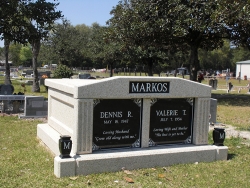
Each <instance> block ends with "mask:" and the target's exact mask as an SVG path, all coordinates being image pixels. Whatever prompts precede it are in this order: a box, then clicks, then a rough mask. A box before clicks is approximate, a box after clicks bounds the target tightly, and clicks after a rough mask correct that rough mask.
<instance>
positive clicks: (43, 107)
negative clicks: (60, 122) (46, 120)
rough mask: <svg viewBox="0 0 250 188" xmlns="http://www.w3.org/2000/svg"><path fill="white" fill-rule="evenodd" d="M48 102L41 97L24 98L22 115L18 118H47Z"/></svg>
mask: <svg viewBox="0 0 250 188" xmlns="http://www.w3.org/2000/svg"><path fill="white" fill-rule="evenodd" d="M47 115H48V102H47V101H44V97H42V96H25V103H24V115H20V116H19V117H20V118H39V117H47Z"/></svg>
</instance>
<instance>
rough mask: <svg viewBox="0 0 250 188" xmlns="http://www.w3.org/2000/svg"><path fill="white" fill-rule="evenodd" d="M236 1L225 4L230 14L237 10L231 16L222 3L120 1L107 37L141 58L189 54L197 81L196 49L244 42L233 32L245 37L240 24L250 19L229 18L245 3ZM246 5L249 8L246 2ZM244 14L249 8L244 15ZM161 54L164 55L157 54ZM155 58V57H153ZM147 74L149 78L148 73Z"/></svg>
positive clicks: (163, 0) (197, 63) (207, 0)
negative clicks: (225, 42) (226, 40)
mask: <svg viewBox="0 0 250 188" xmlns="http://www.w3.org/2000/svg"><path fill="white" fill-rule="evenodd" d="M239 2H240V3H238V4H237V3H236V4H235V2H234V1H230V2H228V1H227V2H226V5H227V6H228V7H230V8H231V11H232V12H233V10H232V7H234V9H236V10H237V11H235V12H234V14H233V13H231V12H230V13H228V14H224V15H223V14H222V13H223V12H226V10H227V9H226V8H225V6H224V5H225V1H212V0H195V1H193V0H147V1H146V0H130V1H128V0H124V1H120V2H119V4H118V5H117V6H116V7H115V8H114V9H113V10H112V11H111V13H112V14H113V17H112V18H111V19H110V20H109V21H108V24H109V26H110V27H111V32H110V33H109V38H110V39H111V40H114V41H119V42H122V43H123V45H124V46H125V47H126V48H127V49H129V48H131V46H132V48H134V49H133V51H134V52H136V53H137V56H139V57H140V56H141V55H145V56H151V57H152V56H153V55H155V54H157V57H158V58H162V57H164V58H165V59H168V57H166V55H165V54H166V52H170V53H176V52H178V51H182V52H189V53H190V56H189V68H190V71H191V79H192V80H196V78H197V71H198V70H199V69H200V62H199V59H198V49H204V50H214V49H217V48H220V47H222V46H223V41H224V40H223V39H225V38H228V39H231V40H232V39H234V42H235V43H237V44H239V43H240V42H241V43H244V40H243V39H240V38H241V36H240V35H236V34H235V32H236V31H237V32H238V33H244V34H246V32H244V29H243V27H242V26H241V27H240V25H242V24H240V23H242V22H246V23H247V24H246V25H248V23H249V20H243V19H242V20H239V19H238V20H234V19H230V16H232V14H233V15H234V16H235V17H237V16H238V15H240V14H241V13H242V12H241V11H240V8H242V5H243V4H244V1H239ZM227 6H226V7H227ZM245 6H246V7H248V5H246V3H245ZM243 12H244V11H243ZM247 13H249V10H248V9H247V11H245V12H244V15H246V14H247ZM242 14H243V13H242ZM246 36H249V35H248V34H246ZM237 40H239V41H240V42H238V41H237ZM135 49H139V50H135ZM141 52H142V53H141ZM162 53H164V55H163V56H159V55H158V54H162ZM145 56H143V57H145ZM155 59H157V58H156V57H154V60H155ZM163 60H164V59H163ZM152 63H153V62H152ZM152 63H151V64H152ZM149 65H150V64H148V66H149ZM151 68H152V66H151V67H150V66H149V70H150V69H151ZM149 75H152V74H151V72H149Z"/></svg>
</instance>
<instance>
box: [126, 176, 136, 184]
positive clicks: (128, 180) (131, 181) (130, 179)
mask: <svg viewBox="0 0 250 188" xmlns="http://www.w3.org/2000/svg"><path fill="white" fill-rule="evenodd" d="M124 179H125V180H126V181H127V182H128V183H134V180H133V179H132V178H129V177H124Z"/></svg>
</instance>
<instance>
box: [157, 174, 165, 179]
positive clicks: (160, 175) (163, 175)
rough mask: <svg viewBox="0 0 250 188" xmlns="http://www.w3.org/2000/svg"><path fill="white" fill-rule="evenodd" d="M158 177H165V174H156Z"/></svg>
mask: <svg viewBox="0 0 250 188" xmlns="http://www.w3.org/2000/svg"><path fill="white" fill-rule="evenodd" d="M158 177H159V178H165V177H166V175H165V174H158Z"/></svg>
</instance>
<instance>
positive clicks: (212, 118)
mask: <svg viewBox="0 0 250 188" xmlns="http://www.w3.org/2000/svg"><path fill="white" fill-rule="evenodd" d="M216 116H217V99H213V98H211V99H210V116H209V117H210V118H209V123H216Z"/></svg>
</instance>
